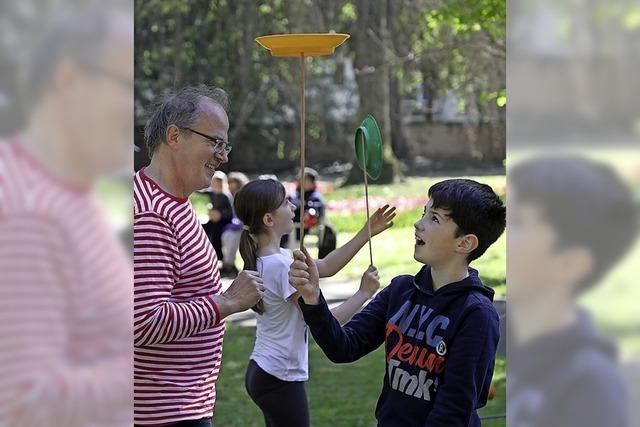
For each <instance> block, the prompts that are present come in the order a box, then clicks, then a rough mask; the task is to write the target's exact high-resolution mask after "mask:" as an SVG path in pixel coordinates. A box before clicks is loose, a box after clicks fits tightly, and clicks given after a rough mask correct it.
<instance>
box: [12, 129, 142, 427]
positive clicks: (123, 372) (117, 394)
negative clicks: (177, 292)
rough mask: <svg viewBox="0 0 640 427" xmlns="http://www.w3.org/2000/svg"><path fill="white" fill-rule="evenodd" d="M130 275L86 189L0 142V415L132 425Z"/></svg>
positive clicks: (24, 422)
mask: <svg viewBox="0 0 640 427" xmlns="http://www.w3.org/2000/svg"><path fill="white" fill-rule="evenodd" d="M132 283H133V281H132V277H131V264H130V262H129V261H128V260H127V258H126V256H125V254H124V252H123V250H122V248H121V247H120V244H119V242H118V240H117V239H116V238H115V236H114V233H113V231H112V230H111V227H110V226H109V224H108V223H107V221H106V220H105V218H104V216H103V212H102V210H101V208H100V206H99V204H98V200H97V199H96V197H95V195H94V194H93V193H92V192H91V191H88V190H82V189H77V188H73V187H70V186H68V185H66V184H65V183H63V182H61V181H59V180H57V179H56V178H55V177H54V176H53V175H51V174H50V173H49V172H48V171H47V170H46V167H44V166H43V165H41V164H39V163H38V162H36V161H35V160H34V159H33V158H32V157H31V156H30V155H29V154H28V153H27V152H26V151H25V150H24V149H23V148H21V147H20V146H19V145H18V144H17V143H16V142H15V141H13V142H10V143H6V142H0V343H1V344H0V346H1V350H0V425H7V426H9V425H10V426H42V425H51V426H65V427H73V426H90V425H98V424H99V425H105V426H125V425H131V422H132V418H133V417H132V412H133V411H132V409H133V380H132V374H133V372H132V371H133V370H132V359H133V350H132V348H131V341H132V339H133V330H132V329H133V328H132V325H131V318H132V313H133V304H132V301H131V293H132V290H133V289H132Z"/></svg>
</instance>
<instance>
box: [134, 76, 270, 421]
mask: <svg viewBox="0 0 640 427" xmlns="http://www.w3.org/2000/svg"><path fill="white" fill-rule="evenodd" d="M226 106H227V97H226V95H225V93H224V91H222V90H221V89H208V88H206V87H189V88H186V89H183V90H182V91H180V92H179V93H178V94H176V95H175V96H173V97H171V98H169V99H167V100H166V101H165V102H164V103H163V104H162V105H161V106H160V107H159V108H158V109H157V110H156V112H155V113H154V114H153V116H152V117H151V119H150V120H149V122H148V124H147V127H146V129H145V139H146V142H147V147H148V149H149V153H150V155H151V164H150V165H149V166H148V167H146V168H143V169H142V170H140V171H139V172H138V173H136V175H135V177H134V199H135V207H134V263H135V264H134V275H135V278H134V288H135V292H134V293H135V296H134V311H135V313H134V334H135V348H134V352H135V360H134V371H135V386H134V388H135V399H134V407H135V410H134V412H135V422H136V424H138V425H180V426H211V414H212V411H213V407H214V403H215V399H216V390H215V384H216V380H217V378H218V372H219V370H220V359H221V357H222V337H223V335H224V324H223V323H222V320H223V319H224V318H225V317H226V316H228V315H229V314H231V313H234V312H238V311H243V310H246V309H248V308H250V307H252V306H253V305H254V304H255V303H256V302H258V301H259V300H260V298H261V293H262V291H263V290H264V287H263V286H262V281H261V280H260V278H259V276H258V274H257V273H255V272H250V271H243V272H241V273H240V274H239V275H238V277H237V278H236V280H234V282H233V283H232V284H231V286H230V287H229V288H228V289H227V291H225V292H221V281H220V273H219V271H218V268H217V264H218V259H217V258H216V254H215V251H214V250H213V247H212V246H211V244H210V243H209V240H208V239H207V236H206V234H205V233H204V230H203V228H202V226H201V225H200V222H199V221H198V219H197V217H196V215H195V213H194V211H193V207H192V206H191V203H190V202H189V196H190V195H191V193H193V192H194V191H196V190H199V189H202V188H204V187H207V186H208V185H209V183H210V182H211V178H212V176H213V174H214V172H215V170H216V168H217V167H218V166H219V165H220V164H222V163H226V162H227V160H228V157H227V155H228V154H229V152H230V151H231V145H230V144H229V142H228V141H227V132H228V130H229V119H228V118H227V114H226V111H225V110H226Z"/></svg>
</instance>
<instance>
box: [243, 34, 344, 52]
mask: <svg viewBox="0 0 640 427" xmlns="http://www.w3.org/2000/svg"><path fill="white" fill-rule="evenodd" d="M348 38H349V34H337V33H325V34H314V33H307V34H277V35H272V36H261V37H256V39H255V40H256V41H257V42H258V43H259V44H260V46H262V47H264V48H265V49H267V50H269V51H270V52H271V55H273V56H284V57H286V56H289V57H293V56H295V57H299V56H322V55H332V54H333V52H334V50H335V49H336V47H338V46H340V45H341V44H342V43H344V41H345V40H346V39H348Z"/></svg>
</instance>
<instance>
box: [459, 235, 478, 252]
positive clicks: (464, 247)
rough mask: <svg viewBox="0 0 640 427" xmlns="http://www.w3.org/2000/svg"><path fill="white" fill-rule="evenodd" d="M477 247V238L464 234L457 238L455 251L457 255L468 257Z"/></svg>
mask: <svg viewBox="0 0 640 427" xmlns="http://www.w3.org/2000/svg"><path fill="white" fill-rule="evenodd" d="M477 247H478V236H476V235H475V234H464V235H462V236H460V237H458V244H457V245H456V249H457V250H458V252H459V253H462V254H465V255H469V254H470V253H471V252H473V251H474V250H476V248H477Z"/></svg>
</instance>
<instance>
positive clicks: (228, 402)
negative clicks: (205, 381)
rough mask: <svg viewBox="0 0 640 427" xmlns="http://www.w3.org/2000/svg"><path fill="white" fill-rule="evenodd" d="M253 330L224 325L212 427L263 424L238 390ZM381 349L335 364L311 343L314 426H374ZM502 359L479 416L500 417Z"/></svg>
mask: <svg viewBox="0 0 640 427" xmlns="http://www.w3.org/2000/svg"><path fill="white" fill-rule="evenodd" d="M254 336H255V329H254V328H253V327H243V326H238V325H233V324H231V325H228V326H227V332H226V335H225V341H224V356H223V359H222V370H221V372H220V379H219V380H218V385H217V396H218V398H217V399H218V401H217V404H216V410H215V414H214V422H215V424H216V426H221V427H234V426H237V427H253V426H255V427H258V426H263V425H264V421H263V419H262V414H261V412H260V410H259V409H258V407H257V406H256V405H255V404H254V403H253V402H252V401H251V399H250V398H249V396H248V395H247V392H246V390H245V388H244V374H245V370H246V367H247V363H248V360H249V355H250V353H251V350H252V348H253V343H254ZM384 369H385V365H384V350H383V347H382V346H381V347H380V348H378V349H377V350H376V351H374V352H373V353H371V354H369V355H367V356H365V357H363V358H362V359H360V360H358V361H356V362H353V363H349V364H341V365H337V364H334V363H332V362H330V361H329V360H328V359H327V358H326V357H325V355H324V354H323V353H322V351H321V350H320V349H319V347H318V346H317V345H316V344H315V342H314V341H313V340H311V342H310V345H309V371H310V372H309V381H308V383H307V393H308V396H309V406H310V411H311V425H313V426H314V427H322V426H328V427H329V426H330V427H356V426H361V427H369V426H374V425H375V416H374V412H375V406H376V402H377V400H378V395H379V394H380V390H381V389H382V378H383V375H384ZM505 382H506V376H505V361H504V359H499V360H498V361H497V362H496V372H495V374H494V384H495V385H496V386H497V393H496V397H495V399H494V400H492V401H490V402H489V403H488V405H487V406H486V407H485V408H483V409H482V410H481V411H480V413H481V416H483V415H504V413H505V408H506V406H505V400H506V399H505V398H506V393H505ZM505 425H506V422H505V420H504V419H495V420H486V421H483V426H487V427H497V426H505Z"/></svg>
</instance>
